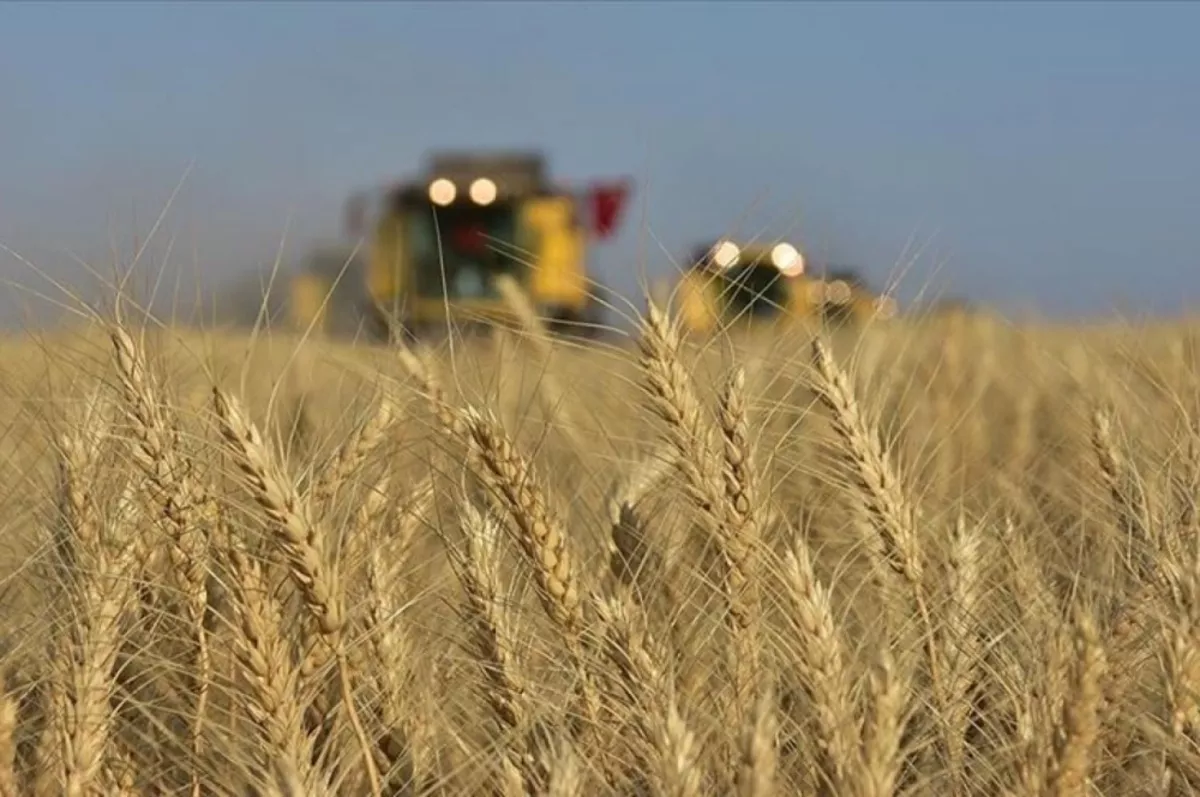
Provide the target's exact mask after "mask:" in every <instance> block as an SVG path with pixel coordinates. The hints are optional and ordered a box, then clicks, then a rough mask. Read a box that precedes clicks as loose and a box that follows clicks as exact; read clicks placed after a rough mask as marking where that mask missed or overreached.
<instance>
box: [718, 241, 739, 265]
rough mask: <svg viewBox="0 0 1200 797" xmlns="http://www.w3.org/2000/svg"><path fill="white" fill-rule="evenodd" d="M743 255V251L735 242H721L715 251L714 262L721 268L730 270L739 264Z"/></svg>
mask: <svg viewBox="0 0 1200 797" xmlns="http://www.w3.org/2000/svg"><path fill="white" fill-rule="evenodd" d="M741 255H742V250H741V249H739V248H738V245H737V244H735V243H734V242H733V241H721V243H719V244H717V246H716V248H715V249H713V262H715V263H716V264H717V266H718V267H720V268H729V267H730V266H732V265H734V264H735V263H737V261H738V258H739V257H741Z"/></svg>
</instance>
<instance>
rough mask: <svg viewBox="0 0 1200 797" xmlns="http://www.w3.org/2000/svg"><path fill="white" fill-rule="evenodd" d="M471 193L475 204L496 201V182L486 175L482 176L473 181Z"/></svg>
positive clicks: (488, 203)
mask: <svg viewBox="0 0 1200 797" xmlns="http://www.w3.org/2000/svg"><path fill="white" fill-rule="evenodd" d="M469 193H470V194H471V201H472V202H474V203H475V204H477V205H490V204H492V203H493V202H495V201H496V194H497V190H496V184H495V183H494V182H492V181H491V180H489V179H488V178H486V177H480V178H478V179H477V180H475V181H474V182H473V183H471V188H470V190H469Z"/></svg>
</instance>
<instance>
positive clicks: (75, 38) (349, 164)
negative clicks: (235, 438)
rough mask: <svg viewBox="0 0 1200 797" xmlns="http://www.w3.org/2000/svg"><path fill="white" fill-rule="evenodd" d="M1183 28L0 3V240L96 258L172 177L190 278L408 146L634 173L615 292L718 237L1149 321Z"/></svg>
mask: <svg viewBox="0 0 1200 797" xmlns="http://www.w3.org/2000/svg"><path fill="white" fill-rule="evenodd" d="M1197 31H1200V5H1197V4H1192V3H1171V4H1161V5H1155V4H1151V3H1148V2H1143V3H1136V4H1135V3H1130V4H1125V5H1122V4H1117V3H1097V4H1088V3H1083V2H1071V3H1061V4H1051V3H1032V2H1030V3H1010V4H999V3H997V4H986V3H982V2H970V3H958V4H952V3H948V2H937V3H928V4H915V3H914V4H906V3H901V2H892V3H880V4H872V3H866V2H856V3H838V4H830V5H818V4H809V3H798V2H797V3H783V2H778V3H770V4H752V3H748V2H741V3H728V4H720V3H715V2H710V3H697V4H689V3H683V2H655V3H652V2H643V3H629V4H620V3H615V2H612V3H597V4H594V5H589V4H584V3H549V2H542V3H529V4H515V3H514V4H505V3H501V2H492V3H486V4H470V3H466V2H444V3H441V4H440V5H438V4H429V5H420V4H416V3H405V2H395V3H381V2H377V3H370V4H363V5H351V4H348V3H338V4H334V3H329V4H321V3H316V2H310V3H301V4H288V3H283V2H262V3H255V4H249V3H247V4H240V5H239V4H220V3H213V2H210V3H203V4H201V3H196V4H185V3H181V2H180V3H172V4H162V5H155V4H152V3H149V2H136V3H128V4H124V5H120V4H104V3H99V2H95V3H86V4H77V5H72V4H66V3H30V4H15V3H6V4H2V5H0V119H2V120H3V121H2V123H0V243H2V244H4V245H6V246H9V247H12V248H14V249H17V250H19V251H21V252H23V253H26V254H28V255H29V256H31V257H32V258H33V259H34V261H35V262H36V264H37V265H38V266H39V267H40V268H42V269H45V270H46V271H48V272H50V273H52V274H54V275H56V276H59V277H63V278H66V279H70V278H71V277H72V275H73V274H77V273H78V267H77V266H75V265H73V264H72V262H71V260H70V259H69V258H68V257H67V256H66V255H65V254H64V252H65V251H66V250H70V251H73V252H76V253H78V254H79V255H81V256H83V257H85V258H87V259H88V260H89V262H92V263H95V264H97V265H99V266H101V267H103V266H104V263H105V261H106V259H108V257H109V255H108V252H109V242H110V239H111V238H112V237H113V236H114V235H117V236H121V235H126V237H127V234H128V233H129V232H130V231H132V230H133V229H134V228H135V227H134V225H135V220H136V228H137V229H138V230H141V231H142V232H144V231H145V230H146V229H147V228H148V227H149V224H150V222H151V221H152V217H153V216H154V215H155V213H156V212H157V211H158V210H159V209H160V208H161V207H162V205H163V203H164V202H165V200H166V198H167V196H168V195H169V194H170V193H171V190H172V188H173V187H174V185H175V183H176V182H177V181H178V180H179V178H180V177H181V176H182V175H183V173H184V171H185V169H186V168H187V166H188V164H189V163H193V164H194V167H193V170H192V172H191V174H190V176H189V178H188V181H187V183H186V185H185V187H184V190H183V193H182V195H181V197H180V199H179V200H178V203H177V205H176V206H175V208H174V210H173V211H172V213H171V216H170V224H169V226H168V231H169V232H170V234H171V236H172V238H171V239H170V240H171V241H173V246H172V247H170V249H169V251H168V248H167V247H166V246H165V244H164V246H163V247H161V248H160V249H158V250H156V260H155V265H156V266H158V265H161V264H162V263H163V262H164V258H165V257H166V256H167V255H168V254H170V259H169V261H167V264H166V267H165V268H166V270H167V272H168V274H170V275H174V274H175V272H176V271H177V270H182V271H183V272H184V273H185V274H186V275H187V276H186V279H188V280H192V279H195V275H196V273H197V272H198V271H199V272H200V273H202V275H203V279H205V280H206V281H208V282H210V283H211V282H213V281H215V280H218V279H223V278H226V277H228V276H231V275H235V274H237V273H238V271H239V270H245V269H247V268H253V267H255V266H256V265H262V264H264V263H268V262H270V260H271V259H272V257H273V255H274V253H275V251H276V249H277V247H278V245H279V243H280V240H281V238H282V236H283V235H284V232H285V228H287V225H288V224H289V221H290V233H289V235H290V238H289V253H291V254H297V253H299V252H300V251H302V249H303V246H304V245H305V244H306V243H307V242H310V241H313V240H316V239H318V238H321V237H323V236H326V235H330V234H336V232H337V230H338V226H339V223H340V214H341V209H342V203H343V201H344V199H345V198H346V196H347V194H348V192H350V191H351V190H353V189H356V188H359V187H363V186H369V185H372V184H375V183H378V182H380V181H382V180H383V179H385V178H389V177H393V176H397V175H403V174H406V173H410V172H412V171H414V170H415V169H416V168H417V167H419V165H420V160H421V158H422V156H423V154H424V152H425V151H426V150H427V149H428V148H430V147H456V146H463V147H471V146H484V147H503V146H520V147H527V146H543V147H544V148H545V149H546V150H547V152H548V154H549V156H550V158H551V164H552V168H553V169H554V171H555V173H556V174H557V175H558V176H560V177H564V178H576V179H581V180H582V179H586V178H588V177H593V176H611V175H620V174H625V173H628V174H631V175H633V176H634V177H635V178H636V179H637V181H638V194H637V197H636V198H637V204H636V205H635V206H634V207H633V208H632V213H631V214H630V215H629V216H628V217H627V220H626V221H627V223H626V226H625V232H624V234H623V235H622V236H621V237H620V238H619V239H618V240H616V241H615V242H614V243H612V244H611V245H609V246H607V247H605V248H604V249H603V250H602V251H599V252H597V255H596V262H597V266H598V268H599V269H600V272H601V275H602V277H603V278H604V279H605V280H607V281H608V282H609V283H611V284H613V285H614V286H615V287H616V288H617V289H618V290H620V291H622V292H626V293H628V292H630V291H633V290H636V287H637V284H638V277H639V274H640V273H641V271H642V270H643V269H645V270H646V271H648V272H650V273H651V274H661V273H664V272H666V271H668V270H669V269H670V265H669V263H670V258H671V257H675V258H679V257H681V256H682V255H683V254H684V253H685V252H686V251H687V250H688V248H689V247H690V246H691V245H692V244H693V243H695V242H696V241H697V240H702V239H704V238H707V237H710V236H712V235H714V234H719V233H721V232H723V231H725V230H726V229H728V228H730V227H731V226H735V225H739V224H740V225H741V226H740V230H741V231H743V232H745V233H748V234H759V233H765V234H768V235H771V236H783V235H787V234H793V233H794V234H796V235H798V236H800V238H801V240H802V242H803V243H804V245H805V247H806V248H807V249H808V250H809V251H810V252H811V253H812V254H813V255H814V256H816V257H833V258H836V259H839V260H842V261H845V262H849V263H854V264H857V265H860V266H861V267H862V269H863V270H864V272H865V274H866V275H867V276H868V277H869V278H870V279H871V280H872V281H874V282H875V283H876V284H879V283H882V282H883V281H885V280H887V279H888V277H889V275H891V274H893V273H894V270H895V269H896V267H897V264H898V263H900V262H901V261H902V260H903V259H904V258H905V257H906V256H909V257H910V256H912V255H914V254H916V255H918V257H917V261H916V264H915V265H914V266H913V269H914V272H915V273H914V275H913V276H909V277H907V278H906V281H905V282H904V283H902V285H901V296H905V295H911V294H912V293H913V292H914V291H915V290H916V289H918V288H919V287H921V284H922V283H923V282H924V281H926V280H927V279H929V278H931V277H932V278H936V279H937V280H939V281H941V282H940V284H948V285H949V287H950V289H951V290H953V291H954V292H956V293H959V294H962V295H965V296H968V297H970V298H972V299H975V300H978V301H984V302H993V303H998V304H1001V305H1002V306H1004V307H1006V308H1016V307H1022V306H1035V307H1037V308H1040V309H1042V310H1044V311H1047V312H1055V313H1063V312H1065V313H1072V314H1074V313H1094V312H1106V311H1108V310H1110V309H1111V308H1112V307H1114V305H1115V304H1116V303H1118V302H1119V303H1120V306H1121V307H1123V308H1124V309H1125V310H1126V311H1129V312H1132V313H1138V314H1140V313H1146V312H1152V311H1166V312H1172V311H1175V310H1177V309H1178V308H1179V306H1180V304H1181V302H1193V301H1195V300H1196V299H1197V298H1200V272H1198V271H1197V269H1196V266H1197V263H1198V253H1200V153H1198V151H1197V147H1198V146H1200V48H1197V47H1196V45H1195V40H1196V33H1197ZM647 232H649V233H650V235H651V236H652V237H650V236H648V235H646V233H647ZM655 239H657V241H658V242H660V243H656V242H655ZM164 240H167V239H164ZM663 248H665V250H666V251H663ZM0 271H2V273H3V276H4V277H5V278H7V279H17V280H18V281H20V282H22V283H23V284H34V283H35V282H36V279H37V278H36V277H35V276H34V275H33V274H31V273H30V272H29V270H28V268H27V267H25V266H21V265H19V264H18V263H16V262H15V261H14V260H13V259H12V258H10V257H8V256H7V255H4V254H3V253H0ZM172 278H173V276H172Z"/></svg>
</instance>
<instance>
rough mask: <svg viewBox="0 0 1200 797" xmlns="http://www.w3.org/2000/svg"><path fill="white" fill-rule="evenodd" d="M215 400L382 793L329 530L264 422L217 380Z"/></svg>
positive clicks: (233, 450) (370, 776)
mask: <svg viewBox="0 0 1200 797" xmlns="http://www.w3.org/2000/svg"><path fill="white" fill-rule="evenodd" d="M213 403H214V407H215V408H216V412H217V417H218V419H219V421H220V426H221V434H222V436H223V438H224V440H225V442H226V444H227V448H228V449H229V452H230V454H231V455H232V457H233V459H234V461H235V462H236V463H237V466H238V469H239V470H240V471H241V473H242V476H243V477H244V479H245V481H246V484H247V485H248V486H249V488H250V491H251V493H252V494H253V495H254V498H255V500H256V501H257V502H258V504H259V506H260V507H261V508H262V510H263V512H264V513H265V514H266V516H267V518H268V520H269V521H270V524H271V528H272V530H273V531H274V538H275V541H276V542H277V543H278V545H279V547H280V549H281V551H282V552H283V554H284V557H285V558H286V559H287V562H288V565H289V572H290V573H291V576H292V581H293V582H294V583H295V584H296V587H297V588H298V589H299V590H300V592H301V594H302V595H303V596H304V601H305V604H306V605H307V607H308V610H309V613H310V615H311V616H312V618H313V620H314V621H315V622H316V623H317V628H318V629H319V630H320V632H321V634H322V635H323V636H324V637H325V639H326V640H327V641H328V643H329V646H330V649H331V650H332V651H333V655H334V659H335V661H336V662H337V668H338V676H339V677H338V680H339V685H340V687H341V692H342V703H343V708H344V709H345V711H346V715H347V716H348V717H349V719H350V724H351V726H352V727H353V728H354V733H355V736H357V737H358V742H359V745H360V747H361V750H362V758H363V765H364V767H365V768H366V772H367V778H368V780H369V782H370V785H371V792H372V794H374V795H375V796H376V797H379V795H380V793H381V788H382V787H381V785H380V778H379V771H378V769H377V767H376V766H375V756H374V754H373V752H372V749H373V748H372V745H371V744H370V742H369V740H368V738H367V734H366V731H365V730H364V729H363V726H362V721H361V720H360V719H359V716H358V709H357V708H356V706H355V700H354V695H353V692H352V690H351V687H350V673H349V667H348V664H347V661H346V650H345V640H344V637H343V634H342V630H343V628H344V626H345V612H344V607H343V605H342V595H341V590H340V589H339V586H338V584H337V582H336V578H335V574H334V570H333V568H332V567H331V566H330V564H329V562H328V561H327V557H326V556H325V551H324V550H323V547H324V541H325V534H324V533H323V531H322V530H321V529H320V527H318V526H317V525H316V524H315V523H314V521H313V519H312V510H311V508H310V507H309V505H308V503H307V502H306V501H304V500H303V499H302V497H301V496H300V495H299V493H298V492H297V491H296V486H295V484H294V483H293V482H292V480H291V479H290V478H288V477H287V476H286V475H285V474H284V473H283V471H282V470H281V469H280V468H279V466H278V465H277V464H276V462H275V458H274V457H272V456H271V455H270V452H269V451H268V449H267V447H266V445H265V444H264V443H263V440H262V436H261V435H260V434H259V431H258V428H257V427H256V426H255V425H254V423H253V422H251V421H250V419H249V418H248V417H247V416H246V413H245V411H244V410H243V409H242V406H241V402H239V401H238V400H237V399H236V398H234V397H233V396H230V395H227V394H226V393H225V392H224V391H223V390H221V389H220V388H219V387H215V386H214V387H213Z"/></svg>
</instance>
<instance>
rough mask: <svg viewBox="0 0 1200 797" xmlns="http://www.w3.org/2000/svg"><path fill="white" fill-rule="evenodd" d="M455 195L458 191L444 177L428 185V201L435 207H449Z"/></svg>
mask: <svg viewBox="0 0 1200 797" xmlns="http://www.w3.org/2000/svg"><path fill="white" fill-rule="evenodd" d="M457 195H458V189H457V188H455V187H454V183H452V182H450V181H449V180H447V179H446V178H445V177H439V178H438V179H436V180H434V181H433V182H432V183H430V184H429V199H430V201H431V202H433V204H435V205H443V206H445V205H449V204H450V203H451V202H453V201H454V197H456V196H457Z"/></svg>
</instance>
